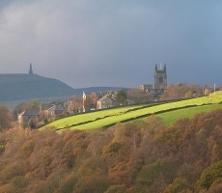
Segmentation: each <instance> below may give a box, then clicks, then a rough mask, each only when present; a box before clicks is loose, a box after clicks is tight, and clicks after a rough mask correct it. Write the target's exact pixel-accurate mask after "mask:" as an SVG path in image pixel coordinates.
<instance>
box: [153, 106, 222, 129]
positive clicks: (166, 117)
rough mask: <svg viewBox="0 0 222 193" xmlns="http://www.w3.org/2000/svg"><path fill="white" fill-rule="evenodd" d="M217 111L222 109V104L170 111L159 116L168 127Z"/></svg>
mask: <svg viewBox="0 0 222 193" xmlns="http://www.w3.org/2000/svg"><path fill="white" fill-rule="evenodd" d="M217 109H222V104H210V105H204V106H197V107H189V108H185V109H179V110H174V111H170V112H167V113H161V114H159V115H157V116H158V117H159V118H160V119H161V120H162V121H163V122H164V123H165V124H166V125H169V126H170V125H172V124H173V123H175V122H176V121H177V120H180V119H185V118H188V119H190V118H192V117H194V116H195V115H197V114H200V113H205V112H210V111H214V110H217Z"/></svg>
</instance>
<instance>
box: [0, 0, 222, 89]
mask: <svg viewBox="0 0 222 193" xmlns="http://www.w3.org/2000/svg"><path fill="white" fill-rule="evenodd" d="M7 2H8V1H7ZM178 2H179V3H178ZM221 4H222V3H220V1H214V2H213V3H212V1H208V0H204V1H203V0H202V1H200V0H197V1H195V2H194V1H191V0H188V1H178V0H167V1H165V0H162V1H160V0H155V1H154V0H150V1H148V0H146V1H145V0H139V1H133V0H123V1H119V0H118V1H117V0H113V1H104V0H78V1H72V0H33V1H25V0H24V1H21V0H20V1H19V0H17V1H16V0H14V1H12V2H11V3H10V4H7V6H6V1H5V2H4V3H3V1H2V2H1V4H0V7H2V11H1V13H0V16H1V17H0V42H1V46H0V58H1V60H0V61H1V62H0V72H23V71H25V70H26V67H27V65H28V63H29V62H33V64H34V68H35V69H36V71H37V72H38V73H39V74H42V75H45V76H50V77H55V78H60V79H62V80H64V81H66V82H68V83H69V84H70V85H72V86H73V87H82V86H97V85H113V86H119V85H123V86H136V84H138V83H140V82H152V72H153V65H154V64H155V63H159V62H164V63H167V65H168V71H169V76H170V81H171V82H178V81H181V82H183V81H185V82H197V83H205V82H209V83H210V82H212V81H217V82H218V83H220V82H221V80H220V73H219V72H220V71H221V70H222V66H221V56H220V55H221V54H220V50H221V48H222V46H221V45H222V44H221V43H222V42H221V34H222V33H221V32H222V27H221V25H220V23H221V19H222V14H221V13H220V9H219V8H220V7H221Z"/></svg>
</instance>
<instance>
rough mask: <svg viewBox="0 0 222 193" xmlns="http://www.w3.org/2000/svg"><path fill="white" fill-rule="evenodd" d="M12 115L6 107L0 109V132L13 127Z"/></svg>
mask: <svg viewBox="0 0 222 193" xmlns="http://www.w3.org/2000/svg"><path fill="white" fill-rule="evenodd" d="M11 122H12V117H11V113H10V112H9V110H8V109H7V108H6V107H3V106H2V107H0V131H2V130H4V129H8V128H10V127H11Z"/></svg>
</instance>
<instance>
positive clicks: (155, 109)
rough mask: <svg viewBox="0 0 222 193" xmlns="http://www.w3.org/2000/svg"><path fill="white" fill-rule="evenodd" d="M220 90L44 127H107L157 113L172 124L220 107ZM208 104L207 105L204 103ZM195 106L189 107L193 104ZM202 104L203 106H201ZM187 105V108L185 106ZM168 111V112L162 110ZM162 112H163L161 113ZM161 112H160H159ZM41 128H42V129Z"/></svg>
mask: <svg viewBox="0 0 222 193" xmlns="http://www.w3.org/2000/svg"><path fill="white" fill-rule="evenodd" d="M221 102H222V92H217V93H215V94H212V95H210V96H206V97H199V98H193V99H188V100H182V101H178V102H170V103H165V104H160V105H154V106H131V107H122V108H116V109H109V110H104V111H98V112H92V113H86V114H81V115H76V116H72V117H68V118H64V119H61V120H57V121H55V122H53V123H51V124H49V125H47V126H46V127H44V128H54V129H57V130H60V132H62V131H65V130H67V129H68V130H76V129H80V130H89V129H97V128H103V127H107V126H110V125H113V124H116V123H118V122H123V121H129V120H132V119H136V118H140V117H143V116H148V115H150V114H158V116H160V118H162V119H163V121H164V122H165V123H166V124H172V123H173V122H175V121H176V120H178V119H180V118H190V117H192V116H194V115H196V114H198V113H201V112H205V111H211V110H214V109H219V108H222V105H220V104H219V103H221ZM206 104H208V105H206ZM194 105H196V106H197V107H196V106H195V107H190V106H194ZM201 105H204V106H201ZM186 107H189V108H186ZM178 108H184V109H178ZM164 111H169V112H167V113H166V112H164ZM162 112H163V113H162ZM160 113H161V114H160ZM44 128H42V129H44Z"/></svg>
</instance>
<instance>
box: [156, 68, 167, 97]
mask: <svg viewBox="0 0 222 193" xmlns="http://www.w3.org/2000/svg"><path fill="white" fill-rule="evenodd" d="M154 89H155V90H156V91H159V92H161V93H163V92H164V91H165V90H166V89H167V70H166V64H164V65H157V64H156V65H155V71H154Z"/></svg>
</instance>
